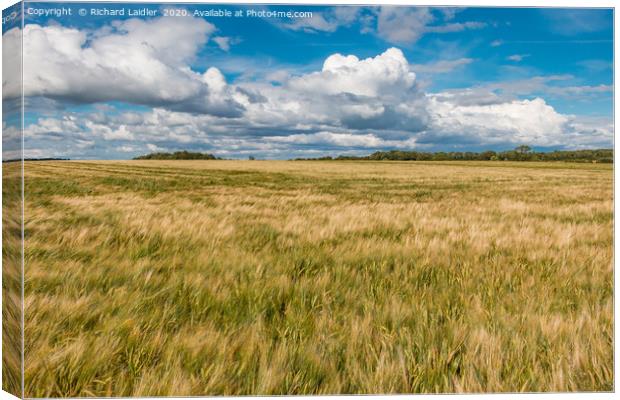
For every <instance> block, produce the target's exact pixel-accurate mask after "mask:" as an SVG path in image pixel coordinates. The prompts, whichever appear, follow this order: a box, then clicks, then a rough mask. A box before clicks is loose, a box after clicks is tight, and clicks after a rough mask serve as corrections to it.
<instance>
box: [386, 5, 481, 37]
mask: <svg viewBox="0 0 620 400" xmlns="http://www.w3.org/2000/svg"><path fill="white" fill-rule="evenodd" d="M440 10H443V12H442V14H443V16H444V20H445V21H448V20H450V19H452V18H453V17H454V14H453V13H451V12H449V11H448V12H446V10H445V9H440ZM434 22H437V18H436V17H435V16H434V15H433V13H432V12H431V10H430V9H428V8H424V7H396V6H383V7H380V8H379V10H378V12H377V29H376V32H377V35H378V36H379V37H381V38H382V39H384V40H386V41H388V42H390V43H396V44H412V43H415V42H416V41H417V40H418V39H419V38H420V37H422V36H423V35H424V34H425V33H452V32H461V31H464V30H467V29H481V28H484V27H485V26H486V23H484V22H478V21H466V22H452V23H445V22H444V23H443V24H441V23H440V24H439V25H431V24H433V23H434Z"/></svg>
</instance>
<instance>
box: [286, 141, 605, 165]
mask: <svg viewBox="0 0 620 400" xmlns="http://www.w3.org/2000/svg"><path fill="white" fill-rule="evenodd" d="M296 160H391V161H565V162H597V163H613V160H614V151H613V149H597V150H556V151H549V152H537V151H533V150H532V148H531V147H529V146H525V145H523V146H519V147H517V148H515V149H514V150H508V151H500V152H495V151H492V150H488V151H483V152H472V151H465V152H463V151H451V152H444V151H437V152H423V151H403V150H390V151H377V152H374V153H372V154H370V155H367V156H344V155H340V156H337V157H330V156H327V157H320V158H296Z"/></svg>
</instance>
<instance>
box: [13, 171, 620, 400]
mask: <svg viewBox="0 0 620 400" xmlns="http://www.w3.org/2000/svg"><path fill="white" fill-rule="evenodd" d="M612 205H613V202H612V168H611V166H609V165H598V164H592V165H590V164H562V163H507V162H502V163H493V162H426V163H424V162H414V163H409V162H350V161H349V162H334V161H332V162H318V161H312V162H275V161H274V162H265V161H257V162H250V161H132V162H40V163H39V162H37V163H26V248H25V256H26V283H25V284H26V298H25V302H26V303H25V304H26V314H25V319H26V379H25V386H26V388H25V390H26V396H28V397H61V396H132V395H141V396H146V395H150V396H154V395H177V396H180V395H216V394H326V393H332V394H339V393H375V394H377V393H437V392H450V393H451V392H507V391H510V392H512V391H575V390H595V391H600V390H604V391H610V390H612V389H613V359H612V355H613V339H612V332H613V324H612V322H613V316H612V311H613V296H612V290H613V286H612V273H613V269H612V268H613V267H612V261H611V259H612V235H613V232H612V225H613V208H612Z"/></svg>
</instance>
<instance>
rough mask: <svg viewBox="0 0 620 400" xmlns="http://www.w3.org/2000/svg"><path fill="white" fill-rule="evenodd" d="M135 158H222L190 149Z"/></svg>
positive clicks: (135, 158) (136, 158)
mask: <svg viewBox="0 0 620 400" xmlns="http://www.w3.org/2000/svg"><path fill="white" fill-rule="evenodd" d="M134 160H220V158H219V157H216V156H214V155H213V154H209V153H196V152H190V151H185V150H183V151H175V152H174V153H163V152H159V153H150V154H145V155H143V156H138V157H134Z"/></svg>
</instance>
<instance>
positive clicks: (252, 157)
mask: <svg viewBox="0 0 620 400" xmlns="http://www.w3.org/2000/svg"><path fill="white" fill-rule="evenodd" d="M248 160H250V161H254V160H256V158H255V157H254V156H249V157H248Z"/></svg>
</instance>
